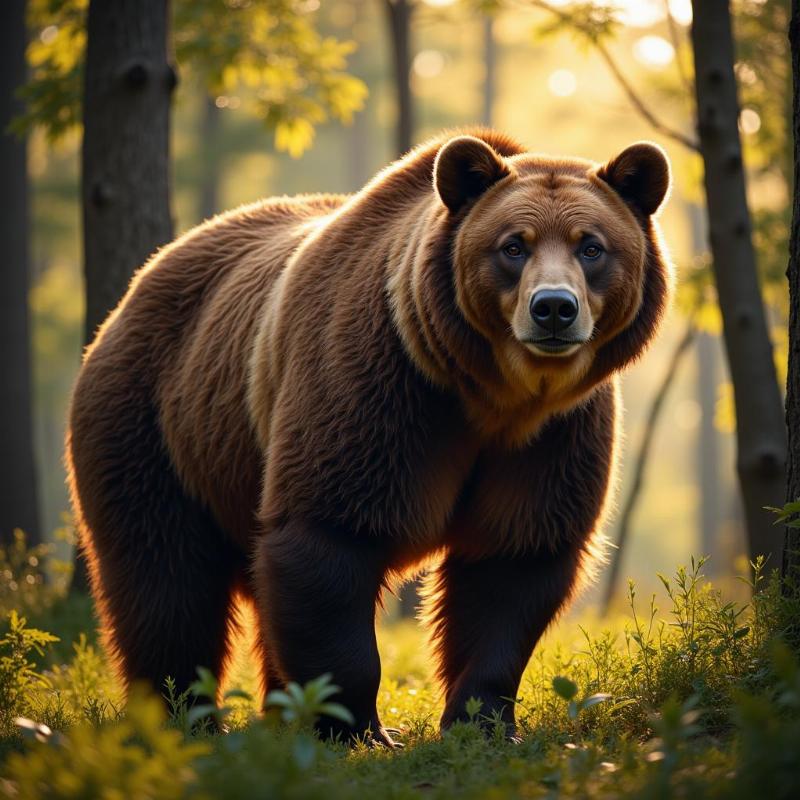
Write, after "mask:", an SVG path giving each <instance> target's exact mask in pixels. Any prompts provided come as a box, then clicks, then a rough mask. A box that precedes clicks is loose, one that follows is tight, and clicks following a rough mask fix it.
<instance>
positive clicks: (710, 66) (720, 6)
mask: <svg viewBox="0 0 800 800" xmlns="http://www.w3.org/2000/svg"><path fill="white" fill-rule="evenodd" d="M693 8H694V21H693V23H692V46H693V50H694V59H695V74H696V80H695V87H696V92H697V120H698V131H699V135H700V151H701V155H702V157H703V163H704V167H705V188H706V199H707V205H708V215H709V234H710V240H711V252H712V257H713V262H714V276H715V280H716V285H717V293H718V296H719V305H720V310H721V311H722V320H723V330H724V338H725V347H726V351H727V356H728V364H729V367H730V374H731V379H732V381H733V391H734V399H735V403H736V437H737V450H738V454H737V470H738V475H739V483H740V486H741V490H742V500H743V504H744V509H745V520H746V528H747V538H748V549H749V555H750V558H751V559H754V558H755V557H756V556H757V555H770V556H771V558H770V562H769V564H770V566H772V567H776V566H778V565H779V564H780V563H781V551H782V549H783V537H782V534H781V532H780V531H779V529H778V528H777V527H776V526H774V525H773V518H772V515H771V514H770V513H769V512H767V511H765V510H764V507H765V506H775V505H780V501H781V498H782V497H783V495H784V491H785V477H784V476H785V472H784V470H785V466H786V428H785V424H784V419H783V413H782V410H781V395H780V390H779V388H778V380H777V376H776V373H775V364H774V362H773V357H772V344H771V342H770V337H769V332H768V330H767V324H766V319H765V315H764V307H763V304H762V300H761V292H760V289H759V284H758V275H757V272H756V259H755V251H754V249H753V243H752V238H751V224H750V213H749V210H748V207H747V197H746V194H745V177H744V169H743V163H742V152H741V144H740V141H739V129H738V119H739V103H738V99H737V94H736V80H735V78H734V73H733V64H734V48H733V36H732V33H731V19H730V13H729V9H728V2H727V0H702V2H695V3H693Z"/></svg>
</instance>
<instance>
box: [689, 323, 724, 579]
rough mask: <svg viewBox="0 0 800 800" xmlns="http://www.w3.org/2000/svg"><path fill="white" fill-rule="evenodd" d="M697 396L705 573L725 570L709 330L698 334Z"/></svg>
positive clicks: (714, 351)
mask: <svg viewBox="0 0 800 800" xmlns="http://www.w3.org/2000/svg"><path fill="white" fill-rule="evenodd" d="M696 352H697V400H698V404H699V406H700V423H699V425H698V430H697V482H698V485H699V486H700V503H699V509H698V511H699V513H698V519H697V522H698V527H699V528H700V555H701V556H708V557H709V558H710V561H709V562H708V564H706V566H705V572H706V574H707V575H708V576H710V577H714V576H716V575H724V574H727V569H726V567H727V566H728V565H727V564H726V565H723V564H722V563H721V557H722V548H721V547H720V542H719V447H718V446H717V428H716V426H715V425H714V412H715V409H716V405H717V348H716V338H715V337H714V336H712V335H711V334H709V333H704V332H699V333H698V336H697V347H696Z"/></svg>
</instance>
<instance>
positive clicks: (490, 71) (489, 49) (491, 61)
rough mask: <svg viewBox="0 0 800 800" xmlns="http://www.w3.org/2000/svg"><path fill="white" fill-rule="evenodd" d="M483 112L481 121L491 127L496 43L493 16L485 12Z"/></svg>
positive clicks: (494, 86) (495, 79)
mask: <svg viewBox="0 0 800 800" xmlns="http://www.w3.org/2000/svg"><path fill="white" fill-rule="evenodd" d="M483 68H484V70H485V72H484V78H483V113H482V114H481V122H483V124H484V125H485V126H486V127H487V128H491V127H492V120H493V119H494V114H493V111H494V100H495V94H496V83H497V75H496V73H497V43H496V42H495V39H494V17H492V16H490V15H489V14H486V15H485V16H484V18H483Z"/></svg>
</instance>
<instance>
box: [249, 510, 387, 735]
mask: <svg viewBox="0 0 800 800" xmlns="http://www.w3.org/2000/svg"><path fill="white" fill-rule="evenodd" d="M385 569H386V555H385V553H384V551H383V548H381V547H380V546H379V545H378V543H377V542H375V541H374V540H372V539H368V538H363V539H362V538H356V537H354V536H352V535H350V534H348V533H347V532H344V531H340V530H335V529H333V528H332V527H327V526H324V525H320V524H318V523H311V522H307V521H302V520H292V521H291V522H289V523H287V524H285V525H283V526H281V527H278V528H276V529H274V530H271V531H269V532H268V533H266V534H264V535H263V536H262V538H261V539H260V540H259V541H258V543H257V546H256V553H255V564H254V579H255V589H256V595H257V600H258V608H259V618H260V625H261V636H262V640H263V642H262V643H263V649H264V651H265V652H266V653H267V654H268V656H269V658H270V659H271V660H272V663H271V664H270V669H271V670H272V671H273V672H275V671H277V673H278V674H279V675H280V677H281V678H282V679H283V680H286V681H296V682H297V683H299V684H301V685H302V684H304V683H306V682H307V681H310V680H312V679H314V678H317V677H319V676H320V675H323V674H325V673H331V675H332V676H333V682H334V683H335V684H336V685H337V686H339V687H341V690H342V691H341V693H340V694H337V695H335V696H334V697H333V698H331V702H337V703H341V704H342V705H344V706H345V707H346V708H347V709H348V710H349V711H350V713H351V714H352V715H353V717H354V718H355V724H354V725H353V726H349V725H346V724H345V723H343V722H341V721H340V720H338V719H334V718H331V717H322V718H321V719H320V720H319V721H318V723H317V729H318V731H319V732H320V734H321V735H323V736H326V737H331V738H336V737H341V738H342V740H344V741H351V740H353V739H354V738H355V737H361V736H364V735H365V734H367V732H369V733H368V736H371V738H372V740H373V741H375V742H379V743H383V744H386V745H388V746H393V745H394V743H393V742H392V740H391V738H390V737H389V736H388V735H387V733H386V732H385V731H384V730H383V728H382V726H381V723H380V720H379V719H378V712H377V710H376V699H377V695H378V685H379V684H380V679H381V663H380V657H379V655H378V647H377V642H376V639H375V604H376V601H377V598H378V593H379V591H380V587H381V583H382V581H383V576H384V572H385Z"/></svg>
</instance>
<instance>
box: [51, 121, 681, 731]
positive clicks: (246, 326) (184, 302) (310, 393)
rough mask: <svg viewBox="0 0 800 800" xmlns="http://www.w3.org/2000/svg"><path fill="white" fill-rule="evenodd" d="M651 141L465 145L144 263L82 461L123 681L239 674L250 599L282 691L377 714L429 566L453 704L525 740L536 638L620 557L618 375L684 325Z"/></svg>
mask: <svg viewBox="0 0 800 800" xmlns="http://www.w3.org/2000/svg"><path fill="white" fill-rule="evenodd" d="M668 188H669V167H668V165H667V161H666V158H665V156H664V155H663V153H662V151H661V150H660V149H659V148H657V147H656V146H654V145H650V144H646V143H640V144H637V145H633V146H631V147H629V148H628V149H626V150H625V151H623V152H622V154H621V155H619V156H618V157H617V158H615V159H613V160H611V161H610V162H608V163H607V164H605V165H602V166H598V165H596V164H592V163H590V162H587V161H582V160H577V159H554V158H549V157H543V156H537V155H532V154H529V153H526V152H525V151H524V149H523V148H522V147H521V146H519V145H518V144H517V143H515V142H514V141H512V140H511V139H509V138H507V137H505V136H503V135H500V134H497V133H494V132H491V131H486V130H475V131H471V132H468V133H466V134H464V133H454V134H449V135H443V136H441V137H439V138H437V139H435V140H433V141H431V142H428V143H426V144H424V145H422V146H420V147H418V148H417V149H415V150H413V151H411V152H410V153H409V154H408V155H407V156H405V157H404V158H402V159H401V160H400V161H398V162H396V163H395V164H393V165H391V166H390V167H388V168H387V169H386V170H384V171H383V172H382V173H380V174H379V175H378V176H377V177H376V178H375V179H373V180H372V181H371V182H370V183H369V184H368V185H367V186H366V187H365V188H364V189H363V190H361V191H360V192H358V193H357V194H355V195H353V196H350V197H344V196H323V195H312V196H305V197H298V198H277V199H272V200H267V201H264V202H261V203H256V204H254V205H251V206H246V207H244V208H240V209H237V210H235V211H232V212H230V213H227V214H223V215H221V216H219V217H216V218H214V219H212V220H210V221H208V222H206V223H205V224H203V225H201V226H199V227H198V228H195V229H194V230H192V231H190V232H189V233H187V234H186V235H185V236H183V237H181V238H180V239H178V240H177V241H176V242H174V243H173V244H171V245H169V246H168V247H165V248H164V249H162V250H161V251H160V252H159V253H157V254H156V255H155V256H154V257H153V258H152V260H151V261H150V262H149V263H148V264H147V265H146V266H145V267H144V268H143V269H142V270H140V271H139V272H138V274H137V275H136V276H135V278H134V280H133V281H132V283H131V286H130V289H129V291H128V293H127V294H126V296H125V297H124V299H123V300H122V301H121V302H120V304H119V306H118V307H117V309H116V310H115V311H114V312H113V313H112V314H111V315H110V316H109V318H108V320H107V321H106V322H105V324H104V325H103V326H102V328H101V329H100V331H99V333H98V335H97V338H96V339H95V341H94V343H93V344H92V345H91V347H89V349H88V350H87V353H86V358H85V361H84V364H83V367H82V369H81V372H80V376H79V378H78V382H77V385H76V387H75V392H74V397H73V401H72V409H71V417H70V430H69V434H68V440H67V459H68V466H69V472H70V486H71V491H72V498H73V503H74V509H75V513H76V517H77V520H78V525H79V529H80V536H81V542H82V546H83V549H84V552H85V553H86V555H87V557H88V562H89V566H90V574H91V582H92V591H93V593H94V597H95V600H96V602H97V606H98V609H99V613H100V617H101V621H102V627H103V631H104V635H105V638H106V643H107V645H108V647H109V650H110V652H111V653H112V654H113V655H114V657H115V658H116V660H117V663H118V665H119V667H120V671H121V674H122V676H123V678H124V679H125V680H126V681H131V680H134V679H146V680H148V681H150V682H151V683H152V684H153V685H155V686H157V687H160V686H161V685H162V682H163V680H164V678H165V677H166V676H167V675H171V676H173V677H174V678H175V680H176V681H177V685H178V688H179V689H183V688H185V687H186V686H187V685H188V684H189V683H190V682H191V681H192V680H193V678H194V677H195V667H196V666H197V665H203V666H206V667H208V668H210V669H211V670H213V671H214V672H215V673H217V674H220V673H221V672H223V671H224V668H225V662H226V658H227V654H228V639H229V637H230V634H231V632H232V629H233V628H235V620H234V616H235V615H233V614H232V608H233V605H234V598H235V597H239V598H244V599H245V600H249V601H250V602H252V603H254V605H255V608H256V610H257V614H258V619H259V623H260V652H259V654H258V657H259V658H260V660H261V662H262V666H263V675H264V682H265V684H266V685H267V686H275V685H280V684H281V683H282V682H284V681H287V680H295V681H299V682H304V681H307V680H309V679H311V678H314V677H316V676H318V675H320V674H321V673H324V672H330V673H332V674H333V679H334V682H335V683H336V684H338V685H339V686H341V687H342V694H341V695H340V696H339V699H340V700H341V702H342V703H344V704H345V705H346V706H347V707H348V708H349V709H350V711H351V712H352V713H353V715H354V717H355V720H356V724H355V726H354V727H353V728H352V729H349V728H345V727H343V726H342V725H341V724H340V723H337V722H336V721H334V720H323V721H322V722H321V728H322V729H323V730H325V731H326V732H329V731H332V732H334V733H336V732H341V733H343V734H345V735H348V734H352V733H361V732H363V731H365V730H367V729H369V730H371V732H372V735H373V736H374V737H375V738H376V739H379V740H382V741H384V742H386V743H391V740H390V739H389V737H388V736H387V735H386V732H385V731H384V730H383V729H382V728H381V724H380V721H379V719H378V716H377V712H376V708H375V703H376V694H377V690H378V683H379V681H380V661H379V657H378V651H377V647H376V642H375V632H374V617H375V607H376V602H377V601H378V599H379V596H380V593H381V591H382V589H383V587H385V586H386V585H387V583H389V582H391V581H392V580H394V579H395V578H397V577H398V576H402V575H403V574H405V573H407V572H408V571H410V570H413V569H414V568H415V567H417V566H418V565H419V564H420V563H422V562H423V560H426V559H427V560H428V562H429V563H432V564H434V565H435V568H434V569H433V572H432V575H431V577H430V580H429V585H428V591H427V598H426V605H427V618H428V620H429V622H430V625H431V630H432V634H433V637H434V641H435V643H436V654H437V658H438V664H439V675H440V677H441V680H442V684H443V688H444V692H445V700H446V706H445V711H444V716H443V719H442V724H443V725H448V724H449V723H451V722H452V721H454V720H456V719H459V718H463V717H464V715H465V708H464V706H465V702H466V701H467V699H469V698H470V697H477V698H480V699H481V700H482V701H483V707H482V714H485V715H491V714H492V712H497V713H498V714H500V715H501V716H502V718H503V719H504V720H506V722H507V723H508V725H509V728H510V729H513V724H514V714H513V706H512V704H510V703H509V701H508V699H507V698H513V697H515V696H516V693H517V689H518V685H519V680H520V677H521V674H522V671H523V669H524V667H525V664H526V662H527V660H528V658H529V657H530V655H531V652H532V650H533V647H534V645H535V644H536V642H537V640H538V638H539V637H540V636H541V634H542V632H543V631H544V630H545V628H546V627H547V625H548V624H549V622H550V621H551V620H552V619H553V617H554V616H555V615H556V614H557V612H558V611H559V609H561V608H562V606H563V605H564V603H565V602H566V601H567V600H568V598H569V597H570V596H571V594H572V593H573V591H574V588H575V587H576V585H577V584H578V583H579V582H580V579H581V577H582V576H583V575H585V574H586V572H587V571H588V570H591V569H592V567H593V565H595V564H596V562H597V559H598V548H597V544H598V536H599V534H598V526H599V524H600V521H601V518H602V515H603V508H604V506H605V503H606V498H607V495H608V493H609V486H610V485H611V484H612V483H613V480H612V473H613V464H614V451H615V442H616V435H617V434H616V422H615V408H616V388H615V375H616V373H618V372H619V370H621V369H622V368H624V367H625V366H626V365H628V364H629V363H630V362H631V361H632V360H633V359H635V358H636V357H637V356H639V355H640V354H641V353H642V351H643V349H644V348H645V346H646V345H647V343H648V342H649V340H650V339H651V337H652V336H653V334H654V332H655V330H656V328H657V326H658V323H659V321H660V319H661V317H662V314H663V312H664V308H665V304H666V302H667V298H668V294H669V287H670V270H669V266H668V263H667V260H666V259H665V257H664V255H663V254H662V250H661V246H660V244H659V234H658V231H657V228H656V225H655V223H654V221H653V218H652V217H653V214H654V213H655V212H656V211H657V209H658V207H659V206H660V205H661V203H662V201H663V199H664V197H665V195H666V193H667V191H668Z"/></svg>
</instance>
